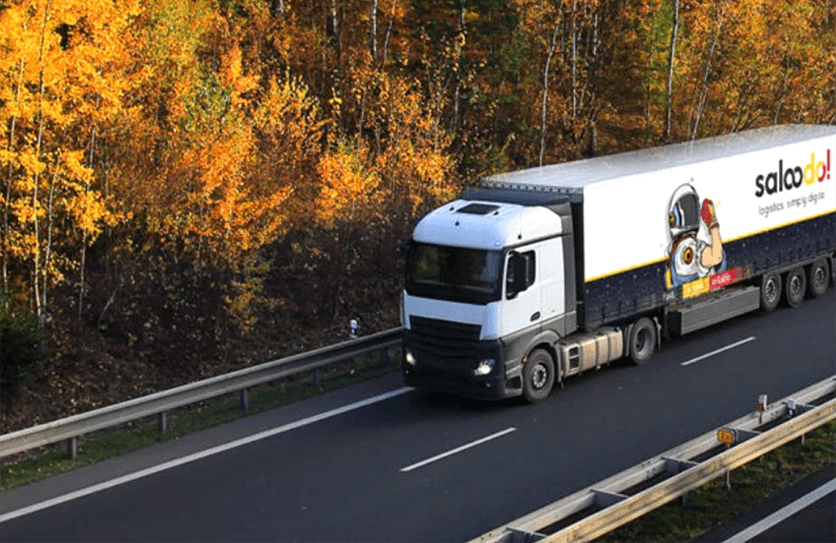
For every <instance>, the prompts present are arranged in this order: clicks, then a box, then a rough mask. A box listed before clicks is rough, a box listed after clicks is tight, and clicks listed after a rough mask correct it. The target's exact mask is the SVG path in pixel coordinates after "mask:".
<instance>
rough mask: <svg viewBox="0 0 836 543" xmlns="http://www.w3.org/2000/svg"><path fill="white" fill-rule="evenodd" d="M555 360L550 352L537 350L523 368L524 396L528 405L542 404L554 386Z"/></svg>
mask: <svg viewBox="0 0 836 543" xmlns="http://www.w3.org/2000/svg"><path fill="white" fill-rule="evenodd" d="M554 371H555V370H554V359H553V358H552V355H550V354H549V352H548V351H545V350H543V349H535V350H534V351H533V352H532V353H531V355H530V356H529V357H528V360H527V361H526V363H525V366H524V367H523V395H524V396H525V399H526V400H527V401H528V403H537V402H542V401H543V400H545V399H546V398H548V397H549V394H551V391H552V387H553V386H554Z"/></svg>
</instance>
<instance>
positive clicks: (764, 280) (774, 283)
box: [761, 273, 781, 312]
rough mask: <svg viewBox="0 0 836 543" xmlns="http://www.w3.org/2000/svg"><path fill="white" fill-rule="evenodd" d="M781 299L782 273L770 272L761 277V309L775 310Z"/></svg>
mask: <svg viewBox="0 0 836 543" xmlns="http://www.w3.org/2000/svg"><path fill="white" fill-rule="evenodd" d="M780 301H781V275H780V274H777V273H768V274H766V275H764V276H763V277H761V311H766V312H769V311H773V310H774V309H775V308H776V307H778V302H780Z"/></svg>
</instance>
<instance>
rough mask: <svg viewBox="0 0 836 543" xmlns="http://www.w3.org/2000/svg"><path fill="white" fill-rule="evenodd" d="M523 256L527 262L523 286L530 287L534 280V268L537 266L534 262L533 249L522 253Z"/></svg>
mask: <svg viewBox="0 0 836 543" xmlns="http://www.w3.org/2000/svg"><path fill="white" fill-rule="evenodd" d="M523 258H525V259H526V260H527V261H528V262H527V266H526V270H527V271H528V276H527V277H526V278H525V286H526V287H530V286H531V285H533V284H534V280H535V279H536V275H537V274H536V270H537V266H536V263H535V262H534V251H528V252H526V253H523Z"/></svg>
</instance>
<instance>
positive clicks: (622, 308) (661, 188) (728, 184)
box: [400, 125, 836, 402]
mask: <svg viewBox="0 0 836 543" xmlns="http://www.w3.org/2000/svg"><path fill="white" fill-rule="evenodd" d="M834 160H836V126H820V125H777V126H773V127H768V128H761V129H754V130H746V131H741V132H737V133H735V134H731V135H726V136H719V137H713V138H706V139H701V140H695V141H692V142H687V143H680V144H672V145H666V146H662V147H658V148H653V149H645V150H639V151H633V152H626V153H621V154H615V155H610V156H601V157H595V158H589V159H584V160H579V161H575V162H568V163H562V164H556V165H550V166H543V167H537V168H530V169H524V170H520V171H516V172H510V173H503V174H498V175H492V176H489V177H486V178H484V179H482V180H481V182H480V183H478V185H476V186H474V187H471V188H469V189H467V190H465V192H464V193H463V194H462V195H461V196H460V197H459V198H458V199H456V200H454V201H452V202H450V203H447V204H445V205H442V206H441V207H439V208H437V209H435V210H433V211H431V212H430V213H428V214H427V215H426V216H424V217H423V218H422V219H421V220H420V221H419V222H418V223H417V225H416V226H415V228H414V231H413V234H412V236H411V238H410V240H409V241H408V244H407V246H406V282H405V289H404V290H403V291H402V292H401V300H400V310H401V321H402V325H403V347H404V348H403V356H402V362H401V368H402V373H403V377H404V380H405V382H406V384H407V385H410V386H414V387H418V388H423V389H427V390H435V391H442V392H448V393H453V394H457V395H463V396H470V397H475V398H484V399H501V398H508V397H513V396H524V398H525V399H526V400H528V401H529V402H539V401H542V400H544V399H546V398H547V397H548V396H549V394H550V393H551V391H552V389H553V388H554V386H555V385H556V384H562V381H563V379H565V378H567V377H570V376H572V375H576V374H579V373H582V372H585V371H588V370H590V369H597V368H600V367H601V366H602V365H605V364H608V363H609V362H612V361H614V360H617V359H620V358H623V357H627V358H628V359H629V360H631V361H632V362H633V363H635V364H644V363H646V362H648V361H649V360H650V359H651V358H652V357H653V355H654V353H655V352H656V351H657V349H658V348H659V347H660V346H661V344H662V341H663V339H664V340H667V339H669V338H673V337H676V336H681V335H685V334H688V333H691V332H694V331H696V330H700V329H703V328H705V327H708V326H712V325H715V324H717V323H719V322H722V321H724V320H726V319H730V318H734V317H737V316H739V315H742V314H745V313H747V312H750V311H755V310H763V311H772V310H774V309H775V308H776V307H777V306H778V305H779V303H780V302H781V301H782V300H783V301H784V302H785V303H786V304H787V305H788V306H790V307H796V306H798V305H799V304H801V303H802V302H803V301H804V299H805V297H812V298H816V297H819V296H821V295H822V294H824V293H825V291H826V290H827V288H828V286H829V284H830V283H831V278H832V276H833V275H834V271H833V270H834V262H833V260H834V256H836V173H834V172H833V170H832V166H833V161H834Z"/></svg>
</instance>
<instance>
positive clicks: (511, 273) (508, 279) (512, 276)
mask: <svg viewBox="0 0 836 543" xmlns="http://www.w3.org/2000/svg"><path fill="white" fill-rule="evenodd" d="M517 262H519V263H521V264H522V268H523V270H517V269H516V265H517ZM536 270H537V267H536V261H535V257H534V251H527V252H525V253H521V254H520V255H519V256H518V260H517V259H514V258H510V259H508V269H507V271H506V273H505V292H506V298H508V299H509V300H510V299H511V298H514V297H516V295H517V294H519V293H520V292H522V291H524V290H526V289H527V288H528V287H530V286H531V285H533V284H534V280H535V279H536V276H537V271H536ZM523 272H525V274H526V276H525V283H524V285H522V287H523V288H520V287H521V285H516V274H517V273H523ZM515 285H516V288H515Z"/></svg>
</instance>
